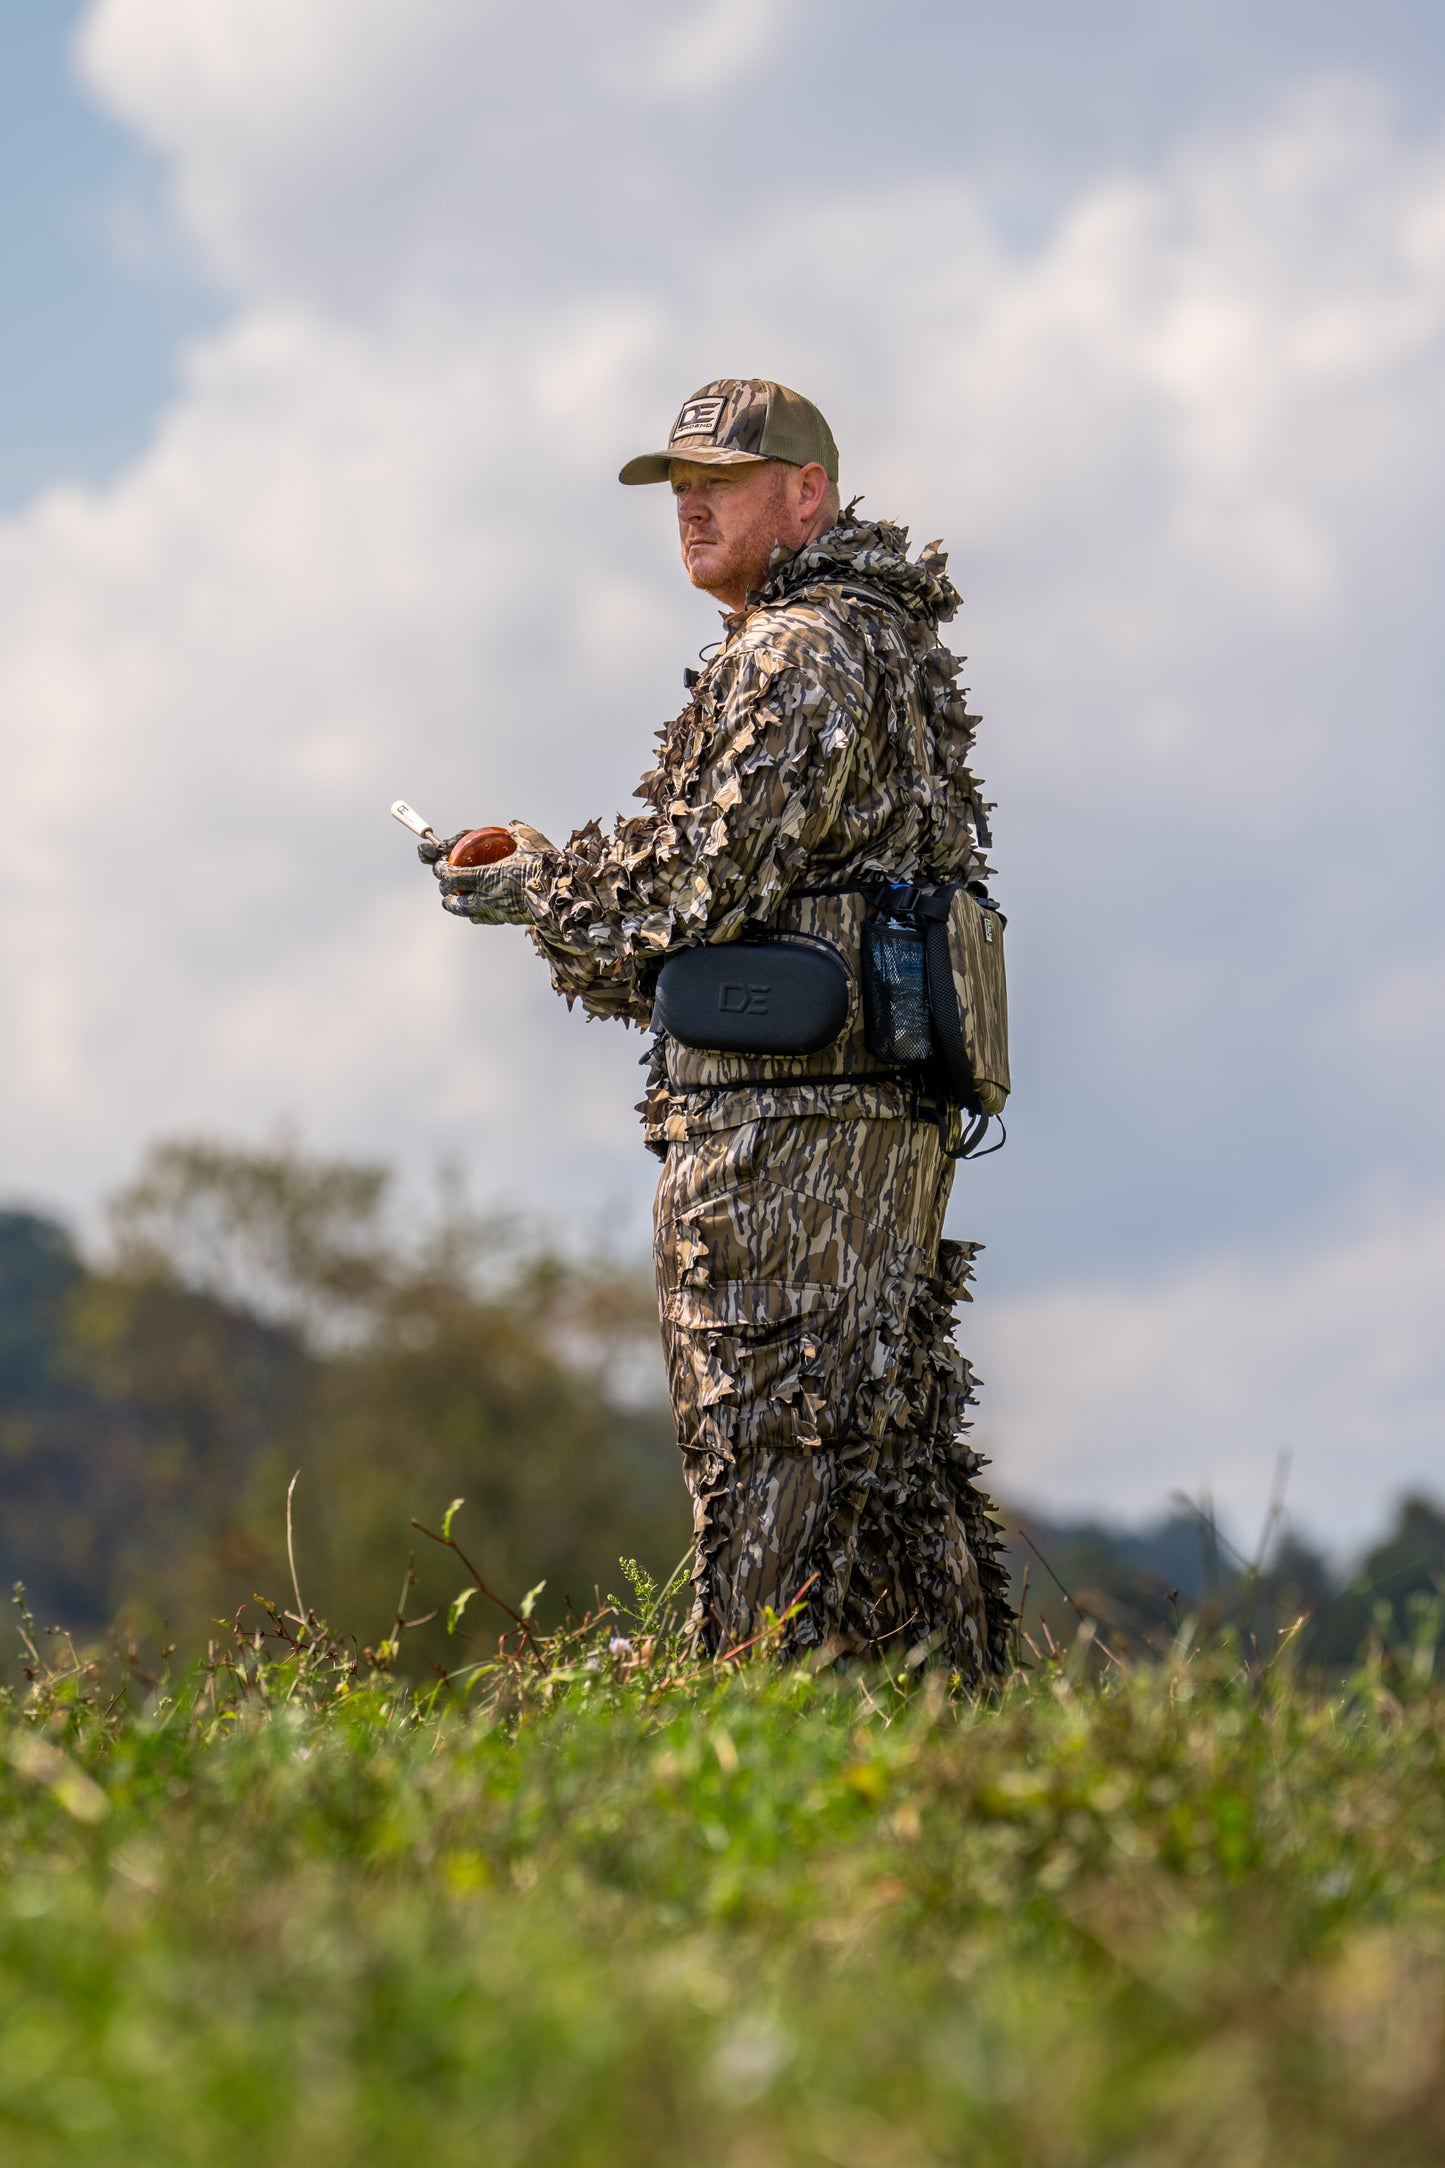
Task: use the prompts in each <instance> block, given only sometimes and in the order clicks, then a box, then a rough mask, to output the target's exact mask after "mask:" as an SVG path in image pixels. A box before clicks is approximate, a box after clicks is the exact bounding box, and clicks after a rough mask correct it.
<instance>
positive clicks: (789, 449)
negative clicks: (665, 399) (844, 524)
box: [617, 376, 838, 483]
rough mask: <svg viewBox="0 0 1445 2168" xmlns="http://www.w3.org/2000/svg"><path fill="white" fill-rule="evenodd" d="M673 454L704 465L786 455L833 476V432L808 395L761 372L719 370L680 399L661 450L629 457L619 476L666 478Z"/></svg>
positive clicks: (728, 464)
mask: <svg viewBox="0 0 1445 2168" xmlns="http://www.w3.org/2000/svg"><path fill="white" fill-rule="evenodd" d="M674 459H691V460H696V461H697V462H698V463H699V464H700V465H702V466H705V467H741V466H751V465H754V464H756V463H757V462H758V461H760V460H764V459H786V460H787V461H788V462H789V464H790V465H792V466H795V467H806V466H808V465H810V464H811V463H812V462H813V461H816V462H817V464H818V465H819V466H820V467H822V468H823V470H824V472H825V473H826V474H827V477H828V480H829V481H830V482H836V481H837V479H838V447H837V445H836V444H835V443H834V442H833V432H832V430H831V429H830V428H829V427H828V424H827V423H826V422H825V421H824V419H823V417H822V415H821V414H820V413H819V412H818V409H817V408H816V407H815V406H814V404H813V402H812V400H811V399H805V398H803V396H802V394H801V393H800V392H796V391H789V389H788V387H787V385H786V384H774V383H772V382H770V381H769V379H768V378H766V377H760V376H719V377H714V379H713V381H712V383H711V384H704V385H703V387H702V389H701V391H695V392H694V393H693V395H692V397H691V398H690V399H688V400H685V401H684V403H683V407H682V411H681V413H680V414H679V415H678V417H677V420H676V421H675V422H674V423H673V425H672V434H671V436H670V437H669V438H668V440H667V450H666V451H665V452H642V453H640V454H639V456H638V457H637V458H636V459H629V460H628V462H627V465H626V466H625V467H624V468H623V469H622V472H621V473H620V474H619V475H618V477H617V479H618V481H619V482H628V483H635V482H665V481H666V480H667V474H668V468H669V466H670V464H671V462H672V461H673V460H674Z"/></svg>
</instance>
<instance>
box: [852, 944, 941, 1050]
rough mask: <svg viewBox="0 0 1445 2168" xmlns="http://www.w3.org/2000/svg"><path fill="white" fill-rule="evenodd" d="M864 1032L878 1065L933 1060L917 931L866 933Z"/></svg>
mask: <svg viewBox="0 0 1445 2168" xmlns="http://www.w3.org/2000/svg"><path fill="white" fill-rule="evenodd" d="M863 1030H864V1036H865V1038H866V1040H867V1044H868V1051H869V1053H870V1054H871V1055H872V1056H873V1058H874V1060H875V1061H889V1062H894V1061H896V1062H904V1061H927V1060H928V1058H929V1056H930V1055H931V1054H932V1052H933V1031H932V1027H931V1026H930V1024H929V1020H928V976H927V972H926V970H925V968H924V956H923V937H922V935H921V934H920V933H919V931H918V929H917V927H916V926H900V925H895V924H893V923H891V922H890V921H889V920H887V919H872V920H870V921H869V923H868V924H867V925H866V926H865V927H864V928H863Z"/></svg>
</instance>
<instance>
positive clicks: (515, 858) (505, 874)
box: [434, 851, 532, 926]
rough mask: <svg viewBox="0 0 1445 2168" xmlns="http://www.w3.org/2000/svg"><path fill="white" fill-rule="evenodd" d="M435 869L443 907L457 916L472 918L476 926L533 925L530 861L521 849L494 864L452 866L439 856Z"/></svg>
mask: <svg viewBox="0 0 1445 2168" xmlns="http://www.w3.org/2000/svg"><path fill="white" fill-rule="evenodd" d="M434 870H435V872H436V877H437V886H438V887H439V888H440V890H441V892H442V909H443V910H444V911H450V912H451V913H452V916H453V917H454V918H469V919H471V921H472V923H473V924H474V925H477V926H530V925H531V923H532V913H531V909H530V907H529V905H528V903H527V860H526V857H525V856H524V855H523V853H522V852H521V851H516V852H514V853H513V855H512V856H511V857H510V858H503V859H500V860H499V861H498V863H497V864H496V865H495V866H449V865H448V864H447V862H446V860H445V859H439V860H438V861H437V864H436V867H435V869H434Z"/></svg>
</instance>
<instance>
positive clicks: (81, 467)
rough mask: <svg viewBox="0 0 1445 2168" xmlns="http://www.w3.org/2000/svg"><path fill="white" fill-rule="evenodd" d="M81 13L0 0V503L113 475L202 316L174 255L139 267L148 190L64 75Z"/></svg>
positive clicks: (121, 139) (194, 286) (60, 1)
mask: <svg viewBox="0 0 1445 2168" xmlns="http://www.w3.org/2000/svg"><path fill="white" fill-rule="evenodd" d="M81 12H82V9H81V6H80V5H79V4H78V0H46V4H45V5H44V6H36V5H34V4H33V0H0V295H3V297H4V299H3V316H0V323H3V333H4V335H3V340H0V509H7V508H12V507H14V506H17V505H19V504H22V503H23V502H24V501H25V500H26V498H28V497H30V496H32V495H33V494H34V493H35V492H36V491H37V490H40V489H43V488H44V487H45V485H46V484H47V483H50V482H54V481H56V480H57V479H60V478H62V477H72V476H73V477H79V478H82V479H84V480H87V481H95V482H98V481H103V480H104V479H106V478H107V477H108V476H110V475H111V474H113V473H114V472H115V471H116V470H117V468H118V467H119V466H120V465H121V463H122V462H123V461H124V460H126V459H127V458H129V457H131V456H132V455H133V454H134V453H135V452H136V451H137V450H138V449H139V447H140V446H141V444H142V443H143V442H144V440H145V437H146V434H147V432H148V431H149V429H150V427H151V424H152V422H153V421H154V419H155V417H156V415H157V413H158V412H159V411H160V409H161V407H162V406H163V404H164V402H165V400H166V399H167V398H168V397H169V396H170V395H171V394H172V393H173V391H174V389H175V381H176V356H177V352H178V350H179V348H180V346H181V345H182V344H183V343H184V341H185V340H187V339H188V338H190V337H192V336H193V335H194V334H195V333H196V332H197V331H199V330H200V329H201V327H202V326H203V325H204V324H206V323H207V322H209V321H211V320H212V319H213V318H214V317H215V316H216V314H217V309H218V304H217V300H216V298H215V297H214V296H213V295H212V294H211V293H209V292H208V291H207V289H206V286H205V284H204V282H203V281H202V280H201V279H199V278H197V277H195V276H194V275H191V274H190V273H188V271H187V269H186V268H185V257H184V253H183V251H182V250H181V248H180V247H179V246H176V245H174V244H173V245H172V248H171V249H170V250H169V251H167V250H165V249H163V248H161V247H159V246H154V247H153V248H152V249H151V251H150V254H149V260H148V261H147V260H143V258H142V252H141V248H140V245H139V236H140V232H141V231H142V230H148V231H149V232H150V234H151V235H152V236H153V237H155V238H156V239H157V240H158V239H159V237H160V236H161V235H162V234H163V233H164V232H165V215H164V181H163V177H162V174H161V172H160V170H159V168H158V165H157V163H156V161H155V160H154V159H152V158H150V157H149V156H147V155H146V154H145V152H144V151H143V150H142V148H141V146H140V145H139V144H138V143H136V141H135V139H134V138H133V137H132V136H130V135H128V134H127V133H126V132H125V131H124V130H122V129H120V128H118V127H116V126H115V125H114V124H113V123H112V122H110V121H109V120H107V119H106V118H105V117H104V116H103V115H102V114H101V113H100V112H98V111H97V110H96V108H95V106H94V104H93V103H92V102H91V101H90V100H89V99H87V98H86V97H85V96H84V95H83V93H82V91H81V89H80V86H79V85H78V84H77V82H76V80H75V76H74V72H73V70H72V68H71V65H70V59H69V41H70V33H71V28H72V26H73V24H74V22H75V21H76V18H77V17H78V16H79V15H80V14H81ZM128 232H130V233H133V234H134V235H135V239H136V245H134V246H133V247H131V248H130V249H129V251H128V250H127V248H126V246H125V237H126V235H127V233H128ZM102 355H103V357H104V361H103V365H100V366H98V365H97V357H98V356H102Z"/></svg>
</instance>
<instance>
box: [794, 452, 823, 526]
mask: <svg viewBox="0 0 1445 2168" xmlns="http://www.w3.org/2000/svg"><path fill="white" fill-rule="evenodd" d="M827 494H828V474H827V470H826V468H824V467H821V466H820V465H819V464H818V462H817V460H816V459H814V460H810V461H809V462H808V464H807V466H805V467H800V468H799V469H798V510H799V512H800V514H801V515H802V517H803V518H804V519H812V518H813V517H814V516H815V514H816V513H817V512H819V511H820V510H821V509H822V504H823V499H824V498H825V497H826V496H827Z"/></svg>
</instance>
